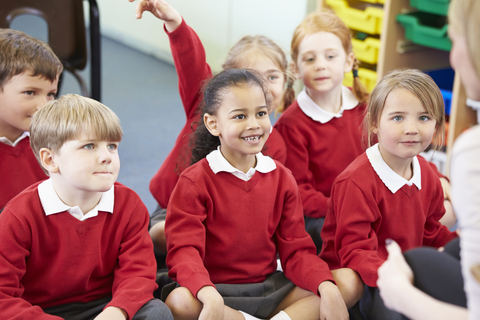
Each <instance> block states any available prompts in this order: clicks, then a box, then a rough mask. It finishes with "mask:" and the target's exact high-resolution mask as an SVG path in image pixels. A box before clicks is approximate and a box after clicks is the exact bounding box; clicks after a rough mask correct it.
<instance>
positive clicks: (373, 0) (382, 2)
mask: <svg viewBox="0 0 480 320" xmlns="http://www.w3.org/2000/svg"><path fill="white" fill-rule="evenodd" d="M363 1H365V2H370V3H381V4H385V0H363Z"/></svg>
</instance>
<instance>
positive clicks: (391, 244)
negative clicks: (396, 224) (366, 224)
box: [386, 239, 402, 257]
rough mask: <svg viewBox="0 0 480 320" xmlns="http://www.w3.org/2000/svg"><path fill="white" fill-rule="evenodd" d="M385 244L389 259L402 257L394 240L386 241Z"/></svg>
mask: <svg viewBox="0 0 480 320" xmlns="http://www.w3.org/2000/svg"><path fill="white" fill-rule="evenodd" d="M386 243H387V251H388V256H389V257H390V255H402V249H401V248H400V246H399V245H398V243H397V242H396V241H395V240H392V239H387V241H386Z"/></svg>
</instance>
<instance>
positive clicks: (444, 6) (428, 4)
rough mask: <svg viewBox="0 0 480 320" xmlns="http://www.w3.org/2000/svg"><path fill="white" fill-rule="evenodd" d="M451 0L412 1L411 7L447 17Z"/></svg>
mask: <svg viewBox="0 0 480 320" xmlns="http://www.w3.org/2000/svg"><path fill="white" fill-rule="evenodd" d="M449 4H450V0H410V5H411V6H412V7H414V8H417V9H418V10H420V11H424V12H429V13H434V14H439V15H442V16H446V15H447V14H448V5H449Z"/></svg>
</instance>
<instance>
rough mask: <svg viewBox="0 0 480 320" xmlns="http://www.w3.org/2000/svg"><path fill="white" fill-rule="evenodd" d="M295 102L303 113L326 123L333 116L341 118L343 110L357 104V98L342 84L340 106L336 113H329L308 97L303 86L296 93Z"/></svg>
mask: <svg viewBox="0 0 480 320" xmlns="http://www.w3.org/2000/svg"><path fill="white" fill-rule="evenodd" d="M297 102H298V106H299V107H300V109H302V111H303V113H305V114H306V115H307V116H309V117H310V118H312V119H313V120H315V121H318V122H321V123H327V122H328V121H330V120H332V119H333V118H341V117H342V115H343V111H344V110H351V109H353V108H355V107H356V106H357V105H358V100H357V98H355V96H354V95H353V93H352V91H351V90H350V89H348V88H347V87H345V86H342V106H341V107H340V111H338V112H337V113H330V112H328V111H325V110H323V109H322V107H320V106H319V105H318V104H316V103H315V101H313V100H312V98H310V96H309V95H308V94H307V91H306V90H305V88H304V89H303V90H302V92H300V93H299V94H298V97H297Z"/></svg>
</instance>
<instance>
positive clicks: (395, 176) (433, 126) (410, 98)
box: [320, 70, 457, 319]
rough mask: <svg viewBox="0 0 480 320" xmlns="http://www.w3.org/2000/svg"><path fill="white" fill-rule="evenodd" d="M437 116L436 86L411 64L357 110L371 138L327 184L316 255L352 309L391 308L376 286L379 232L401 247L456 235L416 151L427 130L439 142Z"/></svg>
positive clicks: (375, 314) (381, 311) (381, 313)
mask: <svg viewBox="0 0 480 320" xmlns="http://www.w3.org/2000/svg"><path fill="white" fill-rule="evenodd" d="M444 121H445V112H444V104H443V98H442V94H441V93H440V90H439V89H438V87H437V85H436V84H435V82H434V81H433V80H432V79H431V78H430V77H429V76H428V75H426V74H424V73H422V72H421V71H418V70H397V71H393V72H391V73H389V74H388V75H386V76H385V77H384V78H383V79H382V80H381V81H380V82H379V84H378V85H377V86H376V87H375V89H374V90H373V91H372V93H371V96H370V101H369V104H368V112H367V115H366V117H365V130H368V141H369V142H370V141H372V140H373V137H375V139H376V140H378V143H377V144H375V145H373V146H371V147H370V148H368V149H367V151H366V152H365V153H363V154H362V155H361V156H359V157H358V158H357V159H355V161H353V162H352V163H351V164H350V165H349V166H348V167H347V169H345V171H344V172H342V173H341V174H340V175H339V176H338V177H337V179H336V180H335V182H334V184H333V187H332V193H331V197H330V200H329V210H328V212H327V215H326V217H325V224H324V226H323V229H322V239H323V241H324V243H323V247H322V252H321V253H320V257H321V258H322V259H324V260H325V261H326V262H327V263H328V265H329V266H330V268H331V269H332V270H334V271H332V274H333V276H334V278H335V280H336V281H337V283H338V284H339V287H340V289H341V290H344V291H342V293H343V294H344V297H347V298H348V300H349V301H346V303H347V305H348V306H349V307H351V306H353V305H354V304H355V303H356V302H357V301H356V300H358V299H360V298H361V300H360V305H359V307H360V311H361V312H362V313H363V315H364V317H366V318H367V319H390V318H389V316H391V315H389V316H388V317H387V315H388V310H387V309H386V308H385V307H384V306H383V305H382V303H381V299H380V298H379V296H378V289H377V288H376V282H377V278H378V276H377V269H378V268H379V267H380V265H381V264H382V263H383V262H384V261H385V260H386V259H387V250H386V247H385V241H386V240H387V239H393V240H395V241H396V242H397V243H398V244H399V245H400V247H401V248H402V250H403V251H405V250H408V249H412V248H415V247H418V246H422V245H425V246H432V247H437V248H438V247H442V246H443V245H445V244H446V243H447V242H448V241H450V240H452V239H454V238H456V236H457V235H456V233H455V232H453V233H452V232H450V231H449V230H448V229H447V227H445V226H443V225H442V224H441V223H440V222H439V220H440V218H441V217H442V216H443V214H444V213H445V208H444V205H443V190H442V186H441V184H440V181H439V180H438V177H437V176H436V174H435V172H434V171H433V170H432V168H431V167H430V165H429V164H428V162H427V161H426V160H425V159H423V158H421V157H418V154H419V153H420V152H422V151H423V150H425V148H427V147H428V146H429V145H430V143H431V141H432V138H434V139H433V141H434V142H435V143H438V142H441V139H442V138H443V134H444V126H445V124H444ZM347 276H348V277H349V278H347ZM355 277H357V281H355V280H354V281H351V279H355ZM358 277H359V278H358ZM363 284H365V286H363ZM364 289H365V292H363V291H364ZM385 312H387V313H386V314H387V315H386V314H385Z"/></svg>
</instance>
